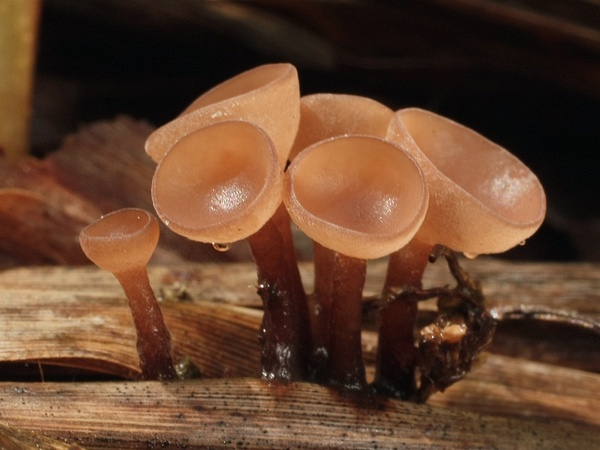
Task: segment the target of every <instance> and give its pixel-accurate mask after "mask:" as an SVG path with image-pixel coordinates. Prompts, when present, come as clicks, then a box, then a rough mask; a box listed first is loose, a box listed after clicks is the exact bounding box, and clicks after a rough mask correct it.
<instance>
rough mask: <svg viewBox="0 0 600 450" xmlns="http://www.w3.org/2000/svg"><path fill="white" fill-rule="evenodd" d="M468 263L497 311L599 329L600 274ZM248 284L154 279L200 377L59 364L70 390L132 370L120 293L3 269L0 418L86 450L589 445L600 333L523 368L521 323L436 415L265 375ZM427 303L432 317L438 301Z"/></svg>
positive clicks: (183, 271)
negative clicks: (563, 315)
mask: <svg viewBox="0 0 600 450" xmlns="http://www.w3.org/2000/svg"><path fill="white" fill-rule="evenodd" d="M464 265H465V267H466V268H467V270H469V272H470V273H471V274H472V275H473V276H475V277H477V278H479V279H480V280H481V281H482V282H483V285H484V293H485V294H486V296H487V299H488V304H489V305H490V306H491V307H492V308H500V307H501V306H504V305H507V304H509V303H510V304H513V305H514V304H522V305H529V306H532V305H539V306H541V307H544V308H547V309H548V308H549V309H553V310H568V311H570V312H571V313H573V312H575V313H578V314H580V315H581V316H582V317H586V318H589V319H590V320H598V318H599V317H600V294H598V292H600V290H599V289H598V288H599V287H600V286H599V284H600V266H597V265H592V264H574V265H563V264H515V263H508V262H502V261H498V260H493V259H489V260H486V259H481V260H475V261H465V262H464ZM384 274H385V261H378V262H375V263H373V264H372V265H371V266H370V267H369V278H368V283H367V288H366V292H365V294H366V295H375V294H377V292H378V291H379V290H380V289H381V286H382V281H383V276H384ZM302 275H303V277H304V280H305V281H306V285H307V288H308V290H310V289H311V287H310V283H311V278H312V275H311V267H310V265H308V264H305V265H302ZM255 277H256V275H255V273H254V269H253V267H252V265H251V264H189V265H181V266H175V267H165V266H156V267H151V268H150V278H151V282H152V285H153V286H154V288H155V290H156V292H157V293H158V294H159V296H160V297H161V298H162V299H163V300H162V307H163V311H164V313H165V320H166V321H167V324H168V326H169V327H170V329H171V333H172V335H173V341H174V353H175V355H176V358H182V357H184V356H187V357H190V358H191V359H192V360H193V361H194V362H195V363H196V364H197V365H198V366H199V367H200V370H201V372H202V374H203V375H204V377H205V379H201V380H186V381H182V382H175V383H166V384H161V383H152V382H150V383H147V382H143V383H142V382H139V381H112V382H104V383H99V382H94V383H89V382H76V383H74V382H69V381H63V382H56V381H52V379H53V377H54V376H56V373H60V370H59V369H56V367H57V366H65V367H68V368H69V369H68V370H67V371H66V372H65V373H67V374H68V375H69V376H73V377H75V379H77V376H78V374H81V373H84V374H87V376H88V377H89V374H90V373H91V374H93V373H99V372H102V373H108V374H111V376H118V377H121V378H136V377H137V376H138V374H139V371H138V369H137V357H136V355H135V342H134V341H135V336H134V332H133V329H132V325H131V318H130V316H129V313H128V310H127V308H126V303H125V299H124V297H123V294H122V292H121V290H120V287H119V285H118V283H117V282H116V280H115V279H114V278H113V277H112V275H110V274H108V273H106V272H102V271H100V270H98V269H96V268H92V267H79V268H59V267H53V268H52V267H45V268H29V269H28V268H22V269H14V270H8V271H4V272H0V293H1V295H0V335H1V336H2V339H1V340H0V360H1V361H4V363H3V364H2V365H0V377H1V378H2V379H3V380H4V381H2V382H1V383H0V422H3V423H7V424H8V425H10V426H11V427H16V428H17V429H20V430H26V431H27V432H29V431H33V432H36V433H44V434H45V435H47V436H48V437H51V438H58V439H67V440H68V441H69V442H73V443H76V444H80V445H82V446H83V447H88V448H145V447H148V446H154V445H165V444H167V443H170V444H171V445H173V446H175V445H179V446H183V445H186V446H187V447H188V448H194V447H201V448H204V446H209V447H212V448H230V447H236V446H242V447H243V446H245V447H247V448H284V447H291V448H301V447H310V448H318V447H330V448H340V447H344V448H373V447H374V446H375V445H377V447H378V448H398V447H400V448H401V447H404V448H436V447H437V448H461V447H469V448H490V447H493V448H516V447H521V448H523V447H531V446H533V445H540V446H544V447H547V448H548V447H552V448H592V447H593V442H597V432H598V430H599V429H600V428H599V427H600V401H598V400H600V398H599V397H598V392H600V367H599V364H598V361H599V360H600V358H598V349H599V348H600V347H599V346H598V342H599V340H600V337H599V336H598V334H597V333H594V332H590V331H589V330H579V331H580V334H577V333H576V332H575V331H574V330H577V328H576V327H573V326H570V325H564V326H565V327H567V328H566V329H571V332H572V333H571V334H567V335H565V336H562V337H561V338H560V339H556V340H555V342H550V344H549V345H547V346H546V348H545V350H546V352H548V353H549V355H547V356H543V355H542V356H540V355H537V357H536V358H534V359H535V361H534V360H530V359H526V357H529V356H531V354H532V351H531V350H528V349H531V348H533V349H536V348H538V347H536V346H537V345H538V344H539V343H538V342H537V335H536V334H535V333H536V330H535V327H534V328H532V327H531V326H530V325H531V323H527V324H526V325H525V324H522V326H525V327H526V328H527V329H528V330H529V331H531V333H532V334H531V335H530V336H528V337H527V336H523V335H520V336H519V337H518V340H517V342H518V347H520V348H517V349H516V350H517V351H515V342H514V340H512V334H511V333H514V332H515V329H517V330H518V329H519V327H518V326H517V325H518V324H519V321H514V323H513V325H514V326H513V327H508V328H507V329H503V328H502V326H501V327H500V328H499V336H500V342H499V344H498V345H495V346H493V347H492V351H493V352H494V353H492V354H490V355H489V356H487V358H483V360H482V361H481V362H480V363H479V365H478V367H477V368H476V369H475V370H473V371H472V372H471V373H470V374H469V375H468V376H467V378H466V379H465V380H463V381H461V382H459V383H457V384H455V385H453V386H452V387H450V388H449V389H448V390H447V391H446V392H445V393H443V394H436V395H434V396H433V397H432V398H431V399H430V401H429V403H428V405H414V404H407V403H401V402H397V401H395V400H385V399H381V398H371V397H360V396H358V397H357V396H351V395H343V394H340V393H339V392H336V391H334V390H329V389H326V388H323V387H319V386H316V385H310V384H293V385H288V386H278V385H274V386H271V385H268V384H265V383H264V382H261V381H260V380H258V378H257V375H258V371H259V360H260V356H259V348H258V328H259V325H260V317H261V312H260V310H259V309H258V307H259V306H260V299H259V298H258V296H257V295H256V288H255V284H256V278H255ZM451 282H452V280H451V278H450V277H449V276H448V274H447V271H446V268H445V266H444V265H443V264H439V263H438V264H435V265H433V266H431V267H430V268H429V269H428V271H427V273H426V280H425V284H426V285H432V286H437V285H444V284H447V283H451ZM423 306H424V314H425V315H426V314H427V311H428V309H431V305H430V304H424V305H423ZM561 326H563V325H561ZM562 330H563V331H564V329H562ZM571 338H573V339H574V340H572V341H571ZM375 344H376V333H375V332H374V331H370V327H369V326H367V329H366V330H365V332H364V333H363V348H364V352H365V359H366V361H367V365H368V370H369V376H372V370H373V366H372V363H373V360H374V351H375ZM569 350H570V352H569ZM584 360H585V361H587V362H586V363H584ZM25 362H28V363H29V367H30V368H31V370H30V372H29V373H28V374H27V379H29V380H41V379H43V378H44V377H45V379H46V380H45V381H46V382H45V383H40V382H36V381H28V382H24V381H22V380H23V379H24V377H22V376H21V375H22V372H19V367H21V366H22V365H23V363H25ZM551 363H552V364H551ZM582 368H584V369H585V370H581V369H582ZM21 369H22V367H21ZM79 376H81V375H79ZM248 377H250V378H248ZM62 379H63V380H64V378H62ZM49 380H50V381H49ZM1 434H2V433H0V435H1ZM23 448H27V447H23ZM49 448H51V447H49Z"/></svg>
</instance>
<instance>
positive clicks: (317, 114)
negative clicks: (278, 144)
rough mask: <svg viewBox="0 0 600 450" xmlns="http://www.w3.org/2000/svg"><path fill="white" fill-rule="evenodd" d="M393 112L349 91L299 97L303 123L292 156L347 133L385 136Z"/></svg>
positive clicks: (301, 122) (291, 157)
mask: <svg viewBox="0 0 600 450" xmlns="http://www.w3.org/2000/svg"><path fill="white" fill-rule="evenodd" d="M393 115H394V111H393V110H391V109H390V108H388V107H387V106H385V105H383V104H382V103H379V102H377V101H375V100H373V99H371V98H368V97H361V96H358V95H347V94H329V93H320V94H311V95H305V96H303V97H301V98H300V124H299V126H298V133H297V135H296V140H295V141H294V146H293V147H292V150H291V151H290V159H293V158H294V157H295V156H296V155H297V154H298V153H299V152H301V151H302V150H303V149H304V148H306V147H308V146H309V145H312V144H314V143H316V142H319V141H322V140H324V139H328V138H332V137H335V136H341V135H345V134H363V135H369V136H376V137H380V138H384V137H385V136H386V133H387V128H388V124H389V123H390V120H391V119H392V116H393Z"/></svg>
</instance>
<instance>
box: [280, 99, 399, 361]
mask: <svg viewBox="0 0 600 450" xmlns="http://www.w3.org/2000/svg"><path fill="white" fill-rule="evenodd" d="M393 115H394V111H392V110H391V109H390V108H388V107H387V106H385V105H383V104H381V103H379V102H377V101H375V100H372V99H370V98H367V97H361V96H357V95H346V94H330V93H319V94H311V95H306V96H304V97H301V98H300V124H299V126H298V133H297V135H296V140H295V141H294V145H293V147H292V150H291V151H290V159H291V160H293V159H294V158H295V156H296V155H297V154H298V153H299V152H301V151H302V150H303V149H305V148H306V147H308V146H310V145H312V144H315V143H316V142H319V141H322V140H325V139H329V138H333V137H336V136H343V135H348V134H355V135H356V134H359V135H369V136H376V137H380V138H383V137H385V135H386V133H387V128H388V125H389V122H390V120H391V118H392V116H393ZM329 256H331V253H330V252H323V251H320V246H319V244H316V245H315V285H316V286H323V285H325V286H326V285H327V284H328V283H329V281H330V278H329V273H330V272H329V266H330V265H334V264H336V262H335V261H333V260H330V259H329ZM324 294H325V290H324V289H321V288H320V287H319V288H317V289H316V292H315V295H313V304H315V303H316V305H317V310H318V311H320V309H321V308H320V306H319V303H320V302H319V299H318V296H319V295H324ZM315 300H316V302H315ZM324 301H325V302H326V300H324ZM315 312H316V311H315V309H314V308H311V309H310V314H309V316H310V322H311V328H312V340H313V343H312V346H313V355H312V357H311V359H312V361H311V365H312V366H313V368H312V370H313V371H317V372H318V369H316V367H318V366H319V365H320V363H319V360H320V359H322V354H323V348H324V346H325V344H324V342H325V341H326V340H327V334H328V331H329V330H328V326H329V324H328V323H327V321H326V318H325V315H324V314H322V313H319V314H316V313H315Z"/></svg>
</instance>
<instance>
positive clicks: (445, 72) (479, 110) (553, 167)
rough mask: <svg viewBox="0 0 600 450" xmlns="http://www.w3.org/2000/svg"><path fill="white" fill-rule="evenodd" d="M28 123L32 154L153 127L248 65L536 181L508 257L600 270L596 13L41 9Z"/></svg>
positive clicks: (494, 8)
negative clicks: (480, 146) (433, 133)
mask: <svg viewBox="0 0 600 450" xmlns="http://www.w3.org/2000/svg"><path fill="white" fill-rule="evenodd" d="M40 26H41V28H40V39H39V48H38V63H37V75H36V94H35V106H34V109H35V111H34V121H33V145H34V149H35V152H36V153H37V154H39V155H44V154H46V153H48V152H50V151H52V150H53V149H55V148H57V147H58V146H59V145H60V142H61V140H62V139H63V138H64V136H65V135H67V134H68V133H70V132H72V131H74V130H76V129H77V127H78V126H81V125H82V124H85V123H89V122H92V121H95V120H99V119H110V118H113V117H115V116H117V115H119V114H128V115H130V116H132V117H135V118H139V119H146V120H148V121H149V122H151V123H152V124H154V125H160V124H162V123H164V122H166V121H168V120H170V119H171V118H173V117H174V116H175V115H177V114H178V113H179V112H180V111H181V110H182V109H184V108H185V107H186V106H187V104H188V103H190V102H191V101H192V100H193V99H194V98H195V97H197V96H198V95H199V94H201V93H202V92H204V91H205V90H207V89H208V88H210V87H212V86H213V85H215V84H217V83H219V82H221V81H223V80H225V79H227V78H229V77H231V76H233V75H236V74H237V73H239V72H241V71H244V70H246V69H249V68H251V67H254V66H256V65H259V64H263V63H269V62H278V61H287V62H291V63H293V64H294V65H296V67H297V68H298V71H299V74H300V85H301V90H302V93H303V94H309V93H313V92H343V93H351V94H357V95H363V96H369V97H372V98H375V99H377V100H379V101H381V102H383V103H385V104H387V105H388V106H390V107H391V108H393V109H398V108H401V107H406V106H419V107H422V108H426V109H430V110H433V111H436V112H438V113H440V114H443V115H445V116H448V117H450V118H452V119H454V120H457V121H459V122H461V123H463V124H465V125H467V126H470V127H472V128H474V129H475V130H477V131H478V132H480V133H482V134H483V135H485V136H486V137H488V138H490V139H492V140H493V141H495V142H497V143H499V144H501V145H503V146H504V147H506V148H507V149H509V150H510V151H511V152H513V153H515V154H516V155H517V156H518V157H519V158H520V159H522V160H523V161H524V162H525V163H526V164H528V165H529V166H530V167H531V168H532V169H533V170H534V172H536V173H537V174H538V176H539V177H540V179H541V180H542V183H543V184H544V186H545V189H546V191H547V195H548V202H549V210H548V217H547V220H546V222H545V224H544V225H543V226H542V229H541V230H540V231H539V232H538V234H536V235H535V236H534V237H533V238H532V239H530V240H529V241H528V244H527V245H526V246H523V247H517V248H516V249H514V250H512V251H510V252H509V253H508V254H507V255H506V257H510V258H526V259H541V260H563V261H570V260H600V195H599V193H600V189H599V188H600V176H598V170H599V168H600V1H598V0H556V1H552V2H550V1H546V0H513V1H501V0H406V1H393V0H387V1H386V0H371V1H367V0H364V1H359V0H346V1H317V0H303V1H276V0H274V1H266V0H265V1H201V0H170V1H163V0H44V3H43V10H42V16H41V25H40Z"/></svg>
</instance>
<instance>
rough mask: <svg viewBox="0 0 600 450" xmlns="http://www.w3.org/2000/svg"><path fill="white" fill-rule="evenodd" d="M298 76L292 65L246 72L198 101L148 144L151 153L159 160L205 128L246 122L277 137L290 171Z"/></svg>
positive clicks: (278, 150) (271, 66)
mask: <svg viewBox="0 0 600 450" xmlns="http://www.w3.org/2000/svg"><path fill="white" fill-rule="evenodd" d="M299 102H300V88H299V83H298V72H297V71H296V68H295V67H294V66H293V65H291V64H287V63H284V64H267V65H263V66H259V67H256V68H254V69H251V70H248V71H246V72H243V73H241V74H239V75H237V76H235V77H233V78H230V79H229V80H227V81H224V82H223V83H221V84H219V85H217V86H215V87H213V88H212V89H210V90H209V91H207V92H205V93H204V94H202V95H201V96H200V97H198V98H197V99H196V100H195V101H194V102H192V104H190V105H189V106H188V107H187V108H186V109H185V110H184V111H183V112H182V113H181V114H180V115H179V117H177V118H176V119H174V120H172V121H171V122H169V123H167V124H165V125H163V126H162V127H160V128H158V129H157V130H156V131H154V133H152V134H151V135H150V136H149V137H148V140H147V141H146V153H148V155H150V157H151V158H152V159H153V160H154V161H156V162H159V161H160V160H161V159H162V157H163V155H164V154H165V153H166V152H167V150H169V149H170V148H171V147H172V146H173V144H174V143H175V142H176V141H177V140H179V138H181V137H182V136H185V135H186V134H189V133H191V132H193V131H195V130H197V129H199V128H202V127H204V126H207V125H210V124H213V123H216V122H221V121H226V120H233V119H243V120H247V121H248V122H252V123H255V124H256V125H258V126H259V127H261V128H262V129H263V130H264V131H265V132H266V133H267V134H268V135H269V137H270V138H271V139H272V141H273V143H274V145H275V148H276V149H277V152H278V153H279V155H280V157H279V160H280V164H281V168H283V167H285V164H286V162H287V156H288V153H289V150H290V148H291V146H292V143H293V142H294V137H295V135H296V130H297V129H298V121H299V119H300V106H299Z"/></svg>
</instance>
